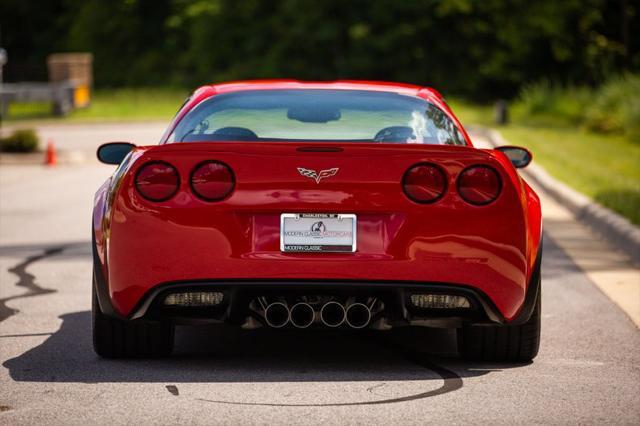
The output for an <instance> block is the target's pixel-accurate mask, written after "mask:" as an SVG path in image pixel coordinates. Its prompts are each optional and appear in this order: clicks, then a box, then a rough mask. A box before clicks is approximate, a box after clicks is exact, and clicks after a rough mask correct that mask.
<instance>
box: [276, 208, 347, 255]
mask: <svg viewBox="0 0 640 426" xmlns="http://www.w3.org/2000/svg"><path fill="white" fill-rule="evenodd" d="M280 250H281V251H283V252H298V253H300V252H303V253H309V252H312V253H315V252H349V253H351V252H355V251H356V215H354V214H319V213H300V214H296V213H283V214H282V215H280Z"/></svg>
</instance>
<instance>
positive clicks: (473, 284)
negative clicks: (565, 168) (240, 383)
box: [94, 110, 539, 329]
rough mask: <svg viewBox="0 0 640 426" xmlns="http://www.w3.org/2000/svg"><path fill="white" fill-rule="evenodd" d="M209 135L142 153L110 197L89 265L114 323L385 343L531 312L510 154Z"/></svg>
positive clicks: (524, 218)
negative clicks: (338, 335) (316, 334)
mask: <svg viewBox="0 0 640 426" xmlns="http://www.w3.org/2000/svg"><path fill="white" fill-rule="evenodd" d="M308 113H309V112H308V111H307V110H302V111H297V112H295V114H297V116H294V117H293V119H296V120H302V121H303V122H305V120H312V118H309V116H308ZM292 114H293V113H292ZM295 114H293V115H295ZM305 114H307V115H305ZM320 114H321V115H322V114H324V118H323V120H326V121H330V120H333V119H334V118H331V117H333V116H331V114H333V111H321V112H320ZM314 117H315V116H314ZM233 131H236V132H237V130H233ZM390 131H391V132H394V131H395V130H390ZM185 133H187V132H185ZM203 134H205V136H203V138H202V139H200V140H193V141H186V142H185V141H181V142H178V141H176V143H167V144H162V145H159V146H154V147H140V148H136V149H134V150H133V151H132V152H131V153H130V154H129V156H128V157H127V159H126V160H125V162H124V163H123V164H121V166H120V169H119V171H118V172H116V174H115V175H114V178H113V179H112V181H111V183H110V185H109V188H108V189H106V190H105V191H104V197H105V199H107V200H108V201H107V202H105V203H104V209H105V214H104V216H102V217H101V222H100V223H99V224H97V225H98V227H99V228H100V229H99V230H98V231H97V232H96V236H97V239H98V240H99V241H98V242H97V244H96V251H97V257H98V259H100V265H101V267H100V268H99V271H98V273H99V274H102V275H103V277H102V280H103V281H104V283H105V285H104V287H105V291H104V293H105V294H106V296H105V294H103V295H102V299H107V300H106V301H105V300H103V301H102V302H103V304H105V305H106V304H110V310H111V311H112V312H113V315H114V316H115V317H118V318H121V319H127V320H139V319H144V320H151V321H169V322H171V323H200V322H228V323H232V324H236V325H241V326H244V327H258V326H268V327H273V328H281V327H297V328H307V327H324V328H326V327H329V328H335V327H346V328H365V327H375V328H379V329H387V328H390V327H394V326H403V325H439V326H448V327H459V326H461V325H462V324H476V325H478V324H510V323H514V324H515V323H516V322H518V321H519V316H521V315H522V311H523V309H526V306H525V305H526V304H527V294H528V290H529V288H530V283H531V280H532V279H533V278H534V275H535V266H536V253H537V251H538V240H539V223H538V224H535V223H531V222H532V221H531V217H530V215H529V214H528V212H527V208H528V205H529V203H531V202H534V203H535V202H536V201H537V198H536V199H533V201H532V200H531V197H532V195H531V194H532V192H530V189H529V188H528V187H527V186H526V183H524V182H523V181H522V180H521V178H520V177H519V176H518V174H517V172H516V171H515V169H514V167H513V166H512V165H511V163H510V162H509V160H508V159H507V157H506V156H505V155H503V154H502V153H500V152H498V151H492V150H480V149H476V148H473V147H471V146H468V145H466V144H428V143H407V142H408V141H406V140H400V141H392V140H386V141H383V142H382V143H380V142H378V143H374V142H372V141H368V142H367V141H358V142H357V143H355V142H354V141H346V140H345V141H336V140H327V141H321V140H311V141H310V140H306V139H301V140H291V139H288V140H277V138H271V139H270V140H262V139H259V140H252V138H249V139H248V140H247V139H244V138H238V140H229V139H228V138H224V140H215V139H217V138H215V137H213V136H211V137H207V136H206V132H205V133H203ZM459 136H460V135H459ZM210 139H214V140H210ZM94 226H95V224H94ZM101 304H102V303H101Z"/></svg>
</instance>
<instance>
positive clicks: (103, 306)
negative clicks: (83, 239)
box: [91, 226, 124, 319]
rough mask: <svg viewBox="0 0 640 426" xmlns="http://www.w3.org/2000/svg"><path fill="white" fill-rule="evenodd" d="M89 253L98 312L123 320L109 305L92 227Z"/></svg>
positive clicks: (109, 299)
mask: <svg viewBox="0 0 640 426" xmlns="http://www.w3.org/2000/svg"><path fill="white" fill-rule="evenodd" d="M91 251H92V253H93V285H94V286H95V289H96V295H97V296H98V305H100V311H102V313H103V314H104V315H107V316H110V317H113V318H120V319H124V318H123V317H122V316H121V315H119V314H118V313H116V311H115V309H113V305H112V304H111V296H110V295H109V287H108V286H107V280H105V278H104V275H103V274H102V267H101V265H102V263H101V262H100V257H99V256H98V250H97V248H96V234H95V230H94V229H93V226H92V227H91Z"/></svg>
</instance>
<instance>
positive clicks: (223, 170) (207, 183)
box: [191, 161, 235, 201]
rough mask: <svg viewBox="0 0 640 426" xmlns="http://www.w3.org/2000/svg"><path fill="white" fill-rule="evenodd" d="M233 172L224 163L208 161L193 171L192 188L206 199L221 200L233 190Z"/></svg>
mask: <svg viewBox="0 0 640 426" xmlns="http://www.w3.org/2000/svg"><path fill="white" fill-rule="evenodd" d="M234 185H235V179H234V176H233V172H232V171H231V169H230V168H229V166H227V165H226V164H224V163H220V162H218V161H207V162H205V163H201V164H199V165H198V166H197V167H196V168H195V169H194V170H193V172H192V173H191V189H193V192H194V193H195V194H196V195H197V196H198V197H200V198H202V199H203V200H206V201H220V200H222V199H223V198H225V197H226V196H227V195H229V194H230V193H231V191H233V187H234Z"/></svg>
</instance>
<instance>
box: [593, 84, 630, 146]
mask: <svg viewBox="0 0 640 426" xmlns="http://www.w3.org/2000/svg"><path fill="white" fill-rule="evenodd" d="M584 124H585V126H586V127H587V128H588V129H590V130H594V131H597V132H602V133H625V134H626V135H627V136H628V137H629V138H630V139H632V140H636V141H638V142H640V74H636V75H625V76H623V77H617V78H613V79H611V80H609V81H608V82H607V83H606V84H604V85H603V86H602V87H600V88H599V89H598V90H597V91H596V93H595V96H594V100H593V102H592V103H590V104H589V105H588V107H587V108H586V112H585V117H584Z"/></svg>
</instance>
